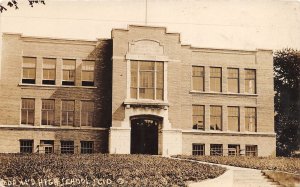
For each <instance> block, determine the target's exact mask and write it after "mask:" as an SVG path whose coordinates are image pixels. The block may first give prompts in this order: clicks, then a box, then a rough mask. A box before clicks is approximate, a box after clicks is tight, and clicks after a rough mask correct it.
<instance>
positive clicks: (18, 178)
mask: <svg viewBox="0 0 300 187" xmlns="http://www.w3.org/2000/svg"><path fill="white" fill-rule="evenodd" d="M224 172H225V169H224V168H221V167H217V166H210V165H205V164H199V163H195V162H189V161H180V160H174V159H169V158H163V157H157V156H147V155H107V154H92V155H47V154H46V155H45V154H29V155H20V154H0V179H1V180H2V183H4V184H6V185H9V184H12V186H14V184H15V185H20V184H21V186H22V184H24V185H25V186H26V184H28V185H29V186H38V185H39V184H41V183H42V184H44V186H59V185H61V184H63V185H64V186H92V185H95V186H97V185H98V186H100V185H101V186H119V185H120V186H185V185H186V184H187V183H188V182H190V181H194V182H196V181H201V180H204V179H208V178H215V177H217V176H219V175H221V174H223V173H224ZM0 186H1V184H0Z"/></svg>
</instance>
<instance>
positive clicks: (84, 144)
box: [80, 141, 94, 154]
mask: <svg viewBox="0 0 300 187" xmlns="http://www.w3.org/2000/svg"><path fill="white" fill-rule="evenodd" d="M80 144H81V148H80V153H81V154H91V153H94V142H92V141H81V142H80Z"/></svg>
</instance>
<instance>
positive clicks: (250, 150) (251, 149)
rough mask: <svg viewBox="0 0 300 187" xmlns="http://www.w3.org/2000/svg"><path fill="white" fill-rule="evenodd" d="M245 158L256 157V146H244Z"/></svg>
mask: <svg viewBox="0 0 300 187" xmlns="http://www.w3.org/2000/svg"><path fill="white" fill-rule="evenodd" d="M246 156H257V145H246Z"/></svg>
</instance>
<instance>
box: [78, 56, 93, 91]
mask: <svg viewBox="0 0 300 187" xmlns="http://www.w3.org/2000/svg"><path fill="white" fill-rule="evenodd" d="M94 69H95V62H94V61H87V60H83V61H82V73H81V75H82V78H81V85H82V86H94Z"/></svg>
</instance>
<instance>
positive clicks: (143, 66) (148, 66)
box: [140, 61, 154, 71]
mask: <svg viewBox="0 0 300 187" xmlns="http://www.w3.org/2000/svg"><path fill="white" fill-rule="evenodd" d="M144 70H154V62H147V61H140V71H144Z"/></svg>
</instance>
